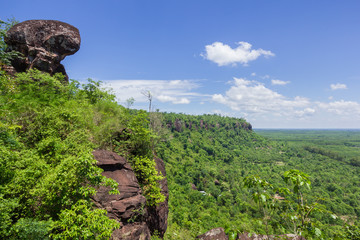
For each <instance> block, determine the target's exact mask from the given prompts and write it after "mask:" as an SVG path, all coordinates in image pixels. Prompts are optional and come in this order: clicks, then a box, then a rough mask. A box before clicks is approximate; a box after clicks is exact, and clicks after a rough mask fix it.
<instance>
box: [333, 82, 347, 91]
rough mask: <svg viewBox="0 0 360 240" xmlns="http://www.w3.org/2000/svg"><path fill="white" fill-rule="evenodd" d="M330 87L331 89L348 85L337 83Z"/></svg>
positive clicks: (343, 87)
mask: <svg viewBox="0 0 360 240" xmlns="http://www.w3.org/2000/svg"><path fill="white" fill-rule="evenodd" d="M330 88H331V90H338V89H347V86H346V84H342V83H336V84H331V85H330Z"/></svg>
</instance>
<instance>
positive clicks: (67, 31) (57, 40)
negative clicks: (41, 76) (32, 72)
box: [5, 20, 81, 81]
mask: <svg viewBox="0 0 360 240" xmlns="http://www.w3.org/2000/svg"><path fill="white" fill-rule="evenodd" d="M5 42H6V44H7V45H8V48H9V50H15V51H18V52H20V53H21V54H22V55H23V57H21V58H16V59H13V60H12V63H11V65H12V69H11V71H12V73H15V72H24V71H26V70H27V69H31V68H36V69H39V70H41V71H44V72H48V73H50V74H51V75H53V74H55V73H58V72H60V73H62V74H63V75H64V76H65V80H66V81H68V76H67V74H66V71H65V68H64V66H63V65H62V64H60V61H62V60H63V59H64V58H65V57H66V56H69V55H72V54H74V53H76V52H77V51H78V50H79V49H80V42H81V40H80V33H79V30H78V29H77V28H75V27H74V26H72V25H70V24H67V23H64V22H60V21H55V20H29V21H25V22H21V23H19V24H16V25H14V26H13V27H12V28H10V29H9V31H8V32H7V34H6V37H5Z"/></svg>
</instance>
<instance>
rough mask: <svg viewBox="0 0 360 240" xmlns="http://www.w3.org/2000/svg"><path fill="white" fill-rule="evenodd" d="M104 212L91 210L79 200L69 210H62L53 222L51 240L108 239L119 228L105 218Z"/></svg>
mask: <svg viewBox="0 0 360 240" xmlns="http://www.w3.org/2000/svg"><path fill="white" fill-rule="evenodd" d="M106 213H107V212H106V210H102V209H92V208H91V207H90V206H89V203H88V202H86V201H84V200H80V201H78V202H77V203H76V204H74V205H72V207H71V209H64V210H63V211H62V212H61V213H60V216H59V220H58V221H57V222H55V224H54V226H53V231H54V232H55V233H52V234H51V237H52V238H53V239H104V240H105V239H109V238H110V236H111V234H112V232H113V230H114V229H115V228H119V226H120V224H119V223H118V222H116V220H110V219H109V218H108V217H107V216H106Z"/></svg>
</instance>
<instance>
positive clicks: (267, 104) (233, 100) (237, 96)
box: [212, 78, 315, 116]
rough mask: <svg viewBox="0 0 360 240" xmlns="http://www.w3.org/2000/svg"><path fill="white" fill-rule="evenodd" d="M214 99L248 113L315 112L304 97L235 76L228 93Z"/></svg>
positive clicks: (284, 113) (285, 113)
mask: <svg viewBox="0 0 360 240" xmlns="http://www.w3.org/2000/svg"><path fill="white" fill-rule="evenodd" d="M212 100H213V101H214V102H217V103H221V104H224V105H226V106H228V107H230V108H231V109H232V110H234V111H238V112H240V113H241V114H243V115H246V114H272V115H277V116H295V115H296V116H300V115H301V116H305V115H310V114H314V113H315V109H313V108H310V105H311V103H310V101H309V100H308V99H307V98H304V97H299V96H297V97H295V98H293V99H290V98H286V97H285V96H283V95H281V94H279V93H277V92H275V91H272V90H271V89H269V88H266V87H265V86H264V85H263V84H262V83H259V82H256V81H250V80H246V79H243V78H234V81H233V82H232V86H231V87H230V89H229V90H228V91H226V93H225V94H224V95H223V94H214V95H213V96H212Z"/></svg>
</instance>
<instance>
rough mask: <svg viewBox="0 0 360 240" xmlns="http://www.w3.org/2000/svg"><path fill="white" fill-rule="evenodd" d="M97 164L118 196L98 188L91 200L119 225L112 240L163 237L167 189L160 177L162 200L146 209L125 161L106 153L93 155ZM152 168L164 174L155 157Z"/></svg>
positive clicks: (165, 224)
mask: <svg viewBox="0 0 360 240" xmlns="http://www.w3.org/2000/svg"><path fill="white" fill-rule="evenodd" d="M93 155H94V157H95V159H96V160H97V161H98V163H97V165H98V166H99V167H100V168H102V169H103V170H104V171H103V173H102V175H103V176H105V177H108V178H112V179H114V180H115V181H116V182H117V183H118V190H119V192H120V195H109V194H108V192H109V190H110V188H109V187H104V186H101V187H99V188H98V189H97V190H98V192H97V194H96V196H94V197H93V200H94V202H95V204H96V206H97V207H99V208H103V209H106V210H107V212H108V216H109V217H110V218H112V219H116V220H117V221H118V222H120V223H121V228H120V229H117V230H115V231H114V233H113V235H112V239H114V240H115V239H125V240H130V239H131V240H137V239H139V240H146V239H150V235H151V233H154V232H157V233H158V234H159V236H160V237H163V235H164V233H165V231H166V228H167V216H168V201H167V200H168V196H169V193H168V186H167V180H166V178H164V179H163V180H161V182H160V186H161V192H162V194H164V195H165V196H166V201H164V202H163V203H160V204H159V205H158V206H154V207H148V206H146V199H145V197H144V196H143V195H142V191H141V188H140V185H139V183H138V180H137V179H136V176H135V174H134V171H133V170H132V168H131V166H130V164H129V163H128V162H127V161H126V159H125V158H123V157H120V156H119V155H117V154H116V153H113V152H110V151H106V150H96V151H94V152H93ZM155 162H156V168H157V169H158V171H159V173H161V174H163V175H164V176H165V175H166V173H165V166H164V162H163V161H162V160H161V159H158V158H156V159H155Z"/></svg>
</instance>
